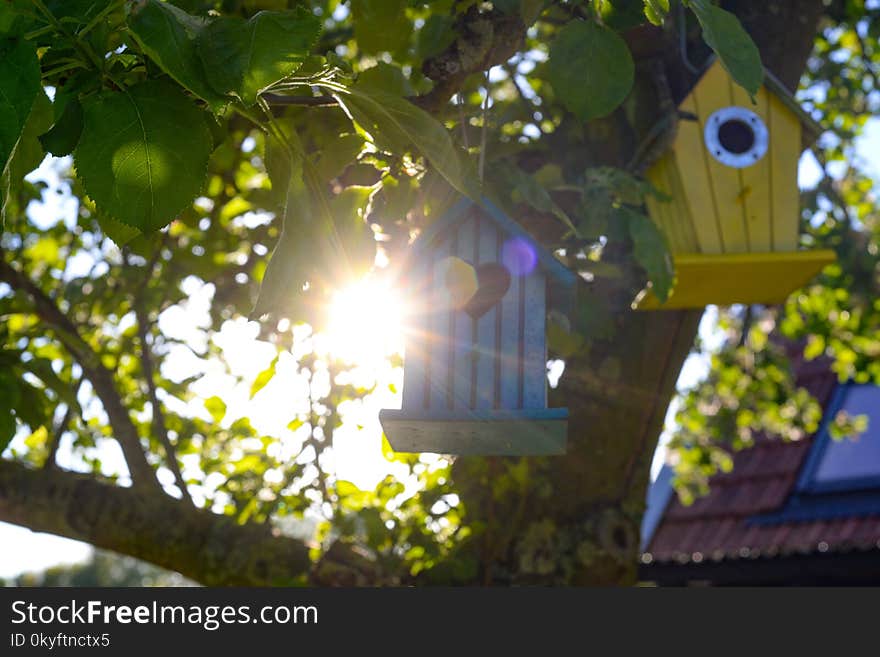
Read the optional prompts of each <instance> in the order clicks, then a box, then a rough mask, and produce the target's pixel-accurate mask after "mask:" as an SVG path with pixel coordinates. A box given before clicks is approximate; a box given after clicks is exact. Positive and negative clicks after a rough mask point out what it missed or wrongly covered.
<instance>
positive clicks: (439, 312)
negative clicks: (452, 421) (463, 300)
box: [427, 237, 452, 409]
mask: <svg viewBox="0 0 880 657" xmlns="http://www.w3.org/2000/svg"><path fill="white" fill-rule="evenodd" d="M450 255H451V243H450V239H449V238H448V237H447V238H446V239H445V240H444V241H443V242H441V243H440V244H438V245H437V246H436V247H435V248H434V250H433V251H432V252H431V256H430V257H431V259H432V262H433V289H432V291H431V292H432V294H431V297H432V299H433V302H432V303H431V307H430V308H429V309H428V313H427V316H428V318H429V320H428V326H429V327H430V329H429V333H428V336H427V339H428V343H429V347H428V351H429V353H430V362H429V364H428V376H427V378H428V385H429V387H430V391H429V402H428V407H429V408H432V409H445V408H448V402H449V401H450V395H449V392H450V391H449V387H448V377H449V372H450V370H449V367H450V362H449V346H450V338H451V331H450V319H451V317H452V316H451V315H450V313H449V308H448V301H449V295H448V293H447V290H446V286H445V283H444V279H445V276H446V269H447V267H448V265H449V263H448V260H447V259H448V258H449V256H450Z"/></svg>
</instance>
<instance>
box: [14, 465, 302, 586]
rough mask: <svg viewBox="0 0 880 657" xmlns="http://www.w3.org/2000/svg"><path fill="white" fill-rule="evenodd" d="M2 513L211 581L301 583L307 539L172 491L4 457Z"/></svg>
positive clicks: (20, 522) (25, 524)
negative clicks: (177, 496)
mask: <svg viewBox="0 0 880 657" xmlns="http://www.w3.org/2000/svg"><path fill="white" fill-rule="evenodd" d="M0 520H2V521H4V522H11V523H13V524H16V525H21V526H23V527H28V528H29V529H32V530H34V531H39V532H48V533H50V534H55V535H57V536H64V537H65V538H71V539H74V540H78V541H86V542H88V543H91V544H92V545H94V546H96V547H99V548H104V549H108V550H114V551H116V552H119V553H121V554H127V555H130V556H132V557H136V558H138V559H143V560H144V561H148V562H150V563H153V564H156V565H157V566H161V567H163V568H169V569H171V570H175V571H177V572H179V573H181V574H182V575H184V576H186V577H189V578H191V579H194V580H196V581H198V582H201V583H202V584H205V585H207V586H279V585H293V584H300V583H303V582H304V581H305V577H306V576H307V574H308V572H309V571H310V570H311V562H310V560H309V551H308V548H307V547H306V545H305V544H304V543H302V542H301V541H298V540H296V539H293V538H289V537H286V536H281V535H278V534H276V533H273V532H272V531H271V530H270V529H268V528H267V527H265V526H262V525H254V524H245V525H239V524H238V523H237V522H236V521H235V519H234V518H232V517H228V516H222V515H217V514H214V513H211V512H209V511H205V510H201V509H196V508H195V507H193V506H191V505H189V504H185V503H183V502H181V501H180V500H176V499H174V498H173V497H169V496H168V495H165V494H157V493H155V492H151V491H146V490H142V489H140V490H139V489H134V488H121V487H119V486H115V485H112V484H109V483H104V482H101V481H98V480H97V479H95V478H94V477H93V476H91V475H85V474H79V473H75V472H69V471H64V470H59V469H52V470H42V471H40V470H33V469H31V468H29V467H27V466H25V465H23V464H21V463H16V462H13V461H4V460H0Z"/></svg>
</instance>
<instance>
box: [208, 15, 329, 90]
mask: <svg viewBox="0 0 880 657" xmlns="http://www.w3.org/2000/svg"><path fill="white" fill-rule="evenodd" d="M320 33H321V23H320V21H319V20H318V18H317V17H315V16H314V15H313V14H312V13H311V12H310V11H309V10H308V9H305V8H303V7H298V8H297V9H295V10H291V11H283V12H278V11H261V12H259V13H258V14H256V15H255V16H253V17H252V18H251V19H250V20H247V21H245V20H243V19H241V18H234V17H222V18H218V19H216V20H214V21H212V22H211V23H209V24H208V25H207V26H206V27H205V28H204V29H203V30H202V31H201V33H200V34H199V36H198V38H197V47H198V52H199V55H200V56H201V58H202V65H203V66H204V69H205V73H206V74H207V77H208V80H209V81H210V83H211V86H212V87H213V88H214V90H215V91H217V92H218V93H221V94H225V95H229V96H234V97H236V98H239V99H240V100H241V101H242V102H243V103H244V104H245V105H253V104H254V103H256V102H257V95H258V94H260V93H261V92H263V91H265V90H266V89H268V88H269V87H271V86H272V85H274V84H276V83H277V82H280V81H281V80H284V79H285V78H288V77H290V76H291V75H293V74H294V73H295V72H296V70H297V69H298V68H299V67H300V66H301V65H302V63H303V61H304V60H305V58H306V56H308V54H309V51H310V50H311V48H312V46H314V45H315V42H316V41H317V39H318V36H319V35H320Z"/></svg>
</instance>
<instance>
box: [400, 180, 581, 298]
mask: <svg viewBox="0 0 880 657" xmlns="http://www.w3.org/2000/svg"><path fill="white" fill-rule="evenodd" d="M475 206H476V207H479V208H480V209H482V210H483V211H484V214H485V216H488V217H489V218H490V219H491V220H492V221H493V222H494V223H495V224H496V225H497V226H498V228H499V229H500V230H501V231H502V232H504V233H505V234H507V235H508V236H509V237H519V238H521V239H525V240H527V241H528V242H529V243H530V244H531V245H532V246H533V247H534V249H535V255H536V256H537V265H538V266H539V267H541V269H542V271H543V272H544V273H545V274H546V275H547V277H548V282H549V283H550V291H551V294H550V295H549V305H550V307H552V308H554V309H556V310H559V311H560V312H562V313H563V314H565V315H570V314H571V310H572V308H573V306H574V293H575V283H576V281H577V275H576V274H575V273H574V272H573V271H571V270H570V269H569V268H568V267H566V266H565V265H563V264H562V263H561V262H559V260H557V259H556V257H555V256H554V255H553V254H552V253H550V251H548V250H547V249H545V248H544V247H543V246H541V245H540V244H538V242H537V241H536V240H535V239H534V238H533V237H532V236H531V235H529V233H528V231H526V230H525V229H524V228H523V227H522V226H520V225H519V224H518V223H516V222H515V221H514V220H513V219H511V218H510V217H508V216H507V215H506V214H505V213H504V212H503V211H502V210H501V209H500V208H499V207H498V206H497V205H495V204H494V203H492V202H491V201H490V200H489V199H487V198H485V197H482V198H481V199H480V201H479V203H477V202H475V201H472V200H471V199H469V198H462V199H461V200H459V201H458V202H456V204H455V205H453V206H452V207H451V208H450V209H449V210H447V211H446V213H444V214H443V215H442V216H441V217H439V218H438V219H437V220H436V221H435V222H434V223H432V224H431V225H430V226H428V227H427V228H426V229H425V230H424V231H422V233H421V235H419V236H418V238H416V240H415V242H413V244H412V246H411V247H410V248H411V254H412V255H416V254H418V253H420V252H422V251H424V250H426V249H427V248H428V247H430V246H431V245H432V244H433V243H434V242H435V241H436V240H437V239H440V238H442V237H443V236H444V235H447V234H450V233H451V232H452V231H453V230H454V229H455V227H456V226H458V224H459V223H461V222H462V221H464V220H465V219H466V218H468V216H469V215H468V210H470V209H471V208H472V207H475Z"/></svg>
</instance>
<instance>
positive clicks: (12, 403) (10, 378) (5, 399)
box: [0, 370, 21, 453]
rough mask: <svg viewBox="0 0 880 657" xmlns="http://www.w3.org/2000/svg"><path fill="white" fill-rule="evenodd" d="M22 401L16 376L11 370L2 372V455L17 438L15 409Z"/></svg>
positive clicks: (0, 446)
mask: <svg viewBox="0 0 880 657" xmlns="http://www.w3.org/2000/svg"><path fill="white" fill-rule="evenodd" d="M20 400H21V391H20V388H19V385H18V381H16V379H15V376H14V375H13V374H12V372H11V371H9V370H0V453H2V452H3V450H4V449H6V446H7V445H9V443H10V441H11V440H12V439H13V438H14V437H15V429H16V425H15V415H13V409H14V408H15V407H16V406H17V405H18V404H19V403H20Z"/></svg>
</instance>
